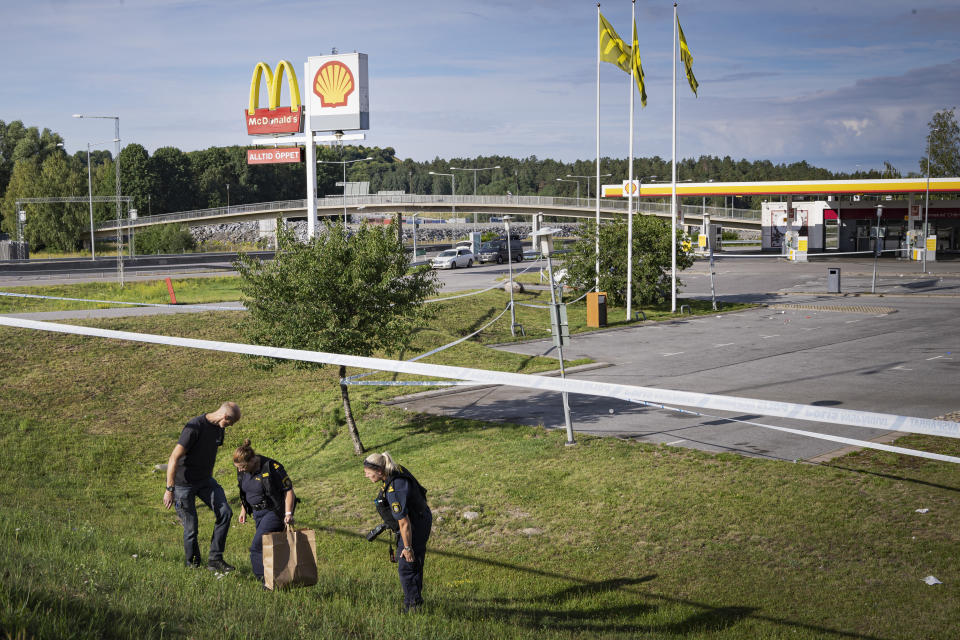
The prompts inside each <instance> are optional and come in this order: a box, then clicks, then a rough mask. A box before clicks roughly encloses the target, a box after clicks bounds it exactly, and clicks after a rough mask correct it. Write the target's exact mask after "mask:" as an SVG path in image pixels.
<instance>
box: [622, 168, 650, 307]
mask: <svg viewBox="0 0 960 640" xmlns="http://www.w3.org/2000/svg"><path fill="white" fill-rule="evenodd" d="M656 179H657V176H645V177H640V178H637V200H638V204H637V207H638V208H639V199H640V190H641V189H643V181H644V180H656ZM630 190H631V191H632V190H633V185H632V184H631V185H630ZM632 315H633V210H631V209H630V207H629V206H628V207H627V322H630V317H631V316H632Z"/></svg>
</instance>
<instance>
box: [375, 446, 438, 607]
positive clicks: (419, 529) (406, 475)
mask: <svg viewBox="0 0 960 640" xmlns="http://www.w3.org/2000/svg"><path fill="white" fill-rule="evenodd" d="M363 473H364V475H365V476H366V477H367V478H368V479H369V480H370V481H371V482H380V483H382V486H381V488H380V492H379V493H378V494H377V500H376V502H377V503H378V509H377V511H378V512H379V513H380V515H381V517H382V518H383V519H384V523H385V524H387V526H388V527H390V529H392V530H394V531H397V530H398V529H399V533H400V536H399V538H398V540H397V572H398V573H399V575H400V586H401V587H402V588H403V611H404V613H408V612H413V611H416V610H417V609H418V608H419V607H420V605H421V604H423V597H422V594H423V561H424V556H425V555H426V552H427V540H428V539H429V538H430V528H431V526H432V525H433V514H432V513H431V512H430V507H429V506H428V505H427V490H426V489H424V488H423V487H422V486H421V485H420V483H419V482H417V479H416V478H414V477H413V474H411V473H410V472H409V471H407V470H406V469H404V468H403V467H401V466H400V465H398V464H397V463H395V462H394V461H393V458H391V457H390V454H389V453H386V452H384V453H372V454H370V455H369V456H367V458H366V459H365V460H364V461H363ZM381 505H383V506H381ZM386 505H389V506H388V507H386ZM384 507H386V508H384ZM387 509H389V510H387ZM391 519H392V520H393V522H391V521H390V520H391ZM391 525H392V526H391Z"/></svg>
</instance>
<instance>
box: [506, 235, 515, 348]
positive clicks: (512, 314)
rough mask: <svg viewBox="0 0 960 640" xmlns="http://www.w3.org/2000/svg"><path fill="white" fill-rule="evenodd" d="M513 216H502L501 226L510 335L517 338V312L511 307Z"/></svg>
mask: <svg viewBox="0 0 960 640" xmlns="http://www.w3.org/2000/svg"><path fill="white" fill-rule="evenodd" d="M511 220H513V216H503V226H504V228H505V229H506V232H507V270H508V271H507V272H508V273H509V274H510V281H509V282H510V284H509V285H508V286H509V287H510V335H511V336H513V337H516V336H517V333H516V326H517V312H516V310H515V309H514V307H513V245H512V243H511V242H510V221H511Z"/></svg>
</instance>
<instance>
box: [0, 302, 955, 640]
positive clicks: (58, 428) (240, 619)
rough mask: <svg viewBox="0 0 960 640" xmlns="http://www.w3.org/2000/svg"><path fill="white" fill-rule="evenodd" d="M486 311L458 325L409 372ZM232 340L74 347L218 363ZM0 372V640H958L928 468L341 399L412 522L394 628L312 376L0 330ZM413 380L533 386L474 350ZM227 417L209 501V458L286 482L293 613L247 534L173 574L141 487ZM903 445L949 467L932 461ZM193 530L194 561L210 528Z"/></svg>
mask: <svg viewBox="0 0 960 640" xmlns="http://www.w3.org/2000/svg"><path fill="white" fill-rule="evenodd" d="M484 300H486V299H484ZM502 308H503V306H502V300H500V299H499V298H498V299H497V300H495V301H494V300H493V299H492V298H491V302H490V304H489V307H487V306H486V302H483V303H479V302H477V301H473V302H471V303H470V306H469V307H467V306H464V307H457V309H458V311H457V312H456V313H445V314H444V322H443V324H442V326H439V323H438V327H436V328H434V329H432V330H430V331H425V332H423V333H422V334H421V335H420V336H419V337H418V344H417V345H415V347H416V349H415V351H417V352H419V351H420V350H421V349H422V350H425V349H427V348H430V347H434V346H437V345H439V344H443V343H445V342H448V341H450V340H451V339H453V338H455V337H458V336H459V335H461V334H462V333H465V332H466V331H465V330H464V329H463V327H466V326H474V327H476V326H479V325H480V323H479V322H478V318H479V317H492V315H491V314H493V313H494V312H499V310H501V309H502ZM468 309H469V311H468ZM239 318H240V316H239V314H237V313H217V314H212V313H207V314H189V315H177V316H157V317H140V318H129V319H122V320H111V321H102V322H98V323H96V324H97V325H98V326H104V327H108V328H113V329H120V330H126V331H140V332H146V333H162V334H168V335H181V336H188V337H197V338H207V339H215V340H228V341H239V333H238V332H237V329H236V323H237V321H238V320H239ZM90 324H93V323H90ZM0 361H2V362H3V365H2V371H3V376H2V381H3V382H2V384H0V451H2V460H3V468H4V470H5V473H4V480H3V482H0V573H2V576H3V580H2V582H0V630H2V632H3V633H2V634H0V637H3V638H17V639H24V640H25V639H27V638H243V639H245V640H246V639H250V638H270V639H272V640H275V639H277V638H382V639H390V638H397V639H399V638H437V639H440V638H443V639H448V638H529V639H533V638H536V639H537V640H542V639H544V638H678V637H682V638H745V639H746V638H750V639H755V638H838V639H840V638H842V639H849V638H862V639H892V638H951V637H957V636H958V635H960V614H958V610H957V606H956V603H957V602H958V601H960V586H958V585H960V561H958V554H957V545H958V542H960V533H958V532H960V527H958V526H957V525H958V515H960V508H958V501H957V492H958V490H960V470H958V469H957V468H956V467H955V466H953V465H948V464H946V463H939V462H933V461H927V460H921V459H912V458H911V459H907V458H903V457H899V456H895V455H893V454H887V453H882V452H861V453H856V454H852V455H848V456H846V457H843V458H840V459H837V460H835V461H833V462H832V463H829V464H821V465H810V464H792V463H784V462H781V461H772V460H763V459H755V458H744V457H740V456H738V455H733V454H722V455H713V454H706V453H702V452H698V451H693V450H689V449H682V448H671V447H662V446H660V447H658V446H649V445H645V444H638V443H635V442H632V441H629V440H619V439H600V438H591V437H586V436H579V438H578V440H579V442H580V444H579V445H578V446H576V447H565V446H564V440H565V437H564V434H563V432H562V429H561V430H559V431H553V430H548V429H544V428H529V427H521V426H516V425H510V424H490V423H483V422H471V421H464V420H455V419H449V418H444V417H434V416H424V415H411V414H408V413H405V412H403V411H402V410H398V409H394V408H389V407H384V406H382V405H380V404H379V403H378V401H379V400H380V399H382V398H385V397H387V396H389V395H393V394H397V393H400V392H402V390H400V389H396V388H375V387H370V388H363V389H361V390H359V391H352V393H351V395H352V396H353V397H354V411H355V413H356V414H357V415H358V416H359V419H358V423H359V427H360V432H361V436H362V437H363V440H364V443H365V444H366V445H367V447H368V449H369V450H371V451H384V450H386V451H389V452H390V453H391V454H392V455H393V456H394V457H395V458H396V459H397V460H398V461H399V462H401V463H402V464H404V465H406V466H408V467H409V468H410V469H411V470H412V471H413V472H414V473H415V474H416V475H417V476H418V478H419V479H420V480H421V482H422V483H423V484H424V485H425V486H426V487H427V488H428V489H429V499H430V503H431V506H432V508H433V510H434V514H435V518H436V522H435V527H434V534H433V537H432V539H431V542H430V547H429V550H428V556H427V561H426V575H425V597H426V599H427V601H428V604H427V606H426V608H425V609H424V611H423V612H422V613H421V614H418V615H416V616H402V615H400V613H399V612H400V600H401V596H400V587H399V584H398V581H397V576H396V568H395V565H391V564H390V563H389V561H388V559H387V545H386V543H385V542H384V540H382V539H381V540H378V541H377V542H375V543H372V544H371V543H368V542H366V540H365V539H364V536H363V534H365V533H366V531H367V530H368V529H370V528H371V527H372V526H373V525H375V524H376V522H377V517H376V514H375V512H374V510H373V505H372V498H373V497H374V493H375V487H374V485H372V484H370V483H369V482H368V481H367V480H366V479H365V478H364V477H363V472H362V469H361V465H360V459H358V458H357V457H356V456H354V455H353V454H352V450H351V445H350V442H349V438H348V436H347V435H346V433H345V431H344V430H343V428H342V422H343V421H342V415H341V409H340V404H339V392H338V389H337V385H336V378H335V371H332V370H327V369H323V370H309V369H303V368H298V367H296V366H295V365H294V364H292V363H284V364H281V365H279V366H277V367H275V368H273V369H271V370H265V369H262V368H258V367H256V366H255V363H254V362H253V361H251V360H249V359H247V358H244V357H240V356H232V355H227V354H217V353H202V352H195V351H187V350H183V349H178V348H173V347H164V346H152V345H144V344H132V343H126V342H114V341H106V340H99V339H92V338H81V337H76V336H63V335H53V334H46V333H38V332H31V331H25V330H13V329H6V328H2V329H0ZM430 361H433V362H469V363H470V364H471V365H474V366H484V367H489V368H500V369H503V370H511V371H524V372H533V371H538V370H544V369H548V368H553V366H554V365H555V361H553V362H551V361H549V360H545V359H529V358H526V357H522V356H517V355H514V354H506V353H501V352H494V351H492V350H490V349H488V348H486V347H483V346H481V345H479V344H476V343H472V342H468V343H464V344H462V345H459V346H457V347H456V348H454V349H451V350H450V351H447V352H444V353H443V354H441V355H440V356H439V359H438V358H434V359H431V360H430ZM226 399H233V400H236V401H237V402H238V403H240V405H241V407H242V409H243V414H244V417H243V420H242V421H241V422H240V423H238V424H237V425H235V426H233V427H231V428H229V430H228V432H227V438H226V442H225V444H224V447H223V450H222V451H221V453H220V455H219V458H218V463H217V467H216V471H215V474H216V477H217V479H218V481H219V482H220V483H221V484H222V485H223V486H224V488H225V489H226V492H227V496H228V498H229V499H230V500H231V503H232V504H233V505H234V508H235V512H239V505H238V502H237V489H236V485H235V474H234V471H233V467H232V465H231V464H230V461H229V456H230V453H231V452H232V450H233V449H234V448H235V447H236V446H237V445H239V444H240V443H241V442H242V440H243V439H244V438H250V439H251V440H252V442H253V446H254V448H255V449H257V450H258V451H260V452H263V453H264V454H266V455H269V456H271V457H274V458H277V459H278V460H280V461H281V462H283V463H284V465H285V466H286V468H287V470H288V472H289V473H290V475H291V477H292V479H293V481H294V483H295V486H296V489H297V493H298V495H299V496H300V497H302V498H303V503H302V504H301V506H300V509H299V511H298V517H299V519H298V522H297V524H298V526H301V527H309V528H313V529H315V530H316V531H317V544H318V556H319V569H320V581H319V584H318V585H316V586H315V587H311V588H306V589H299V590H293V591H289V592H279V593H271V592H264V591H262V590H261V589H260V588H259V584H258V583H257V582H256V581H255V580H254V579H253V577H252V574H251V573H250V567H249V560H248V552H247V548H248V547H249V544H250V540H251V536H252V532H253V526H252V525H251V524H247V525H239V524H237V523H236V521H234V524H233V526H232V528H231V531H230V534H229V536H228V540H227V553H226V559H227V560H228V561H229V562H231V563H233V564H236V565H237V567H238V570H237V571H236V572H235V573H233V574H229V575H227V576H224V577H218V576H217V575H215V574H213V573H210V572H207V571H188V570H186V569H184V568H183V566H182V561H183V558H182V545H181V542H180V538H181V529H180V526H179V524H178V522H177V519H176V516H175V514H174V512H173V511H167V510H165V509H164V508H163V507H162V504H161V498H162V494H163V490H164V478H163V474H162V473H160V472H157V471H155V469H154V467H155V465H157V464H160V463H164V462H166V459H167V456H168V455H169V453H170V450H171V448H172V447H173V445H174V443H175V441H176V438H177V436H178V434H179V431H180V429H181V427H182V425H183V423H184V422H186V421H187V420H188V419H189V418H191V417H193V416H195V415H198V414H200V413H203V412H205V411H210V410H213V409H214V408H215V407H216V406H217V405H218V404H219V402H221V401H222V400H226ZM531 411H532V412H535V411H536V407H531ZM901 443H903V444H906V445H907V446H915V447H921V448H926V449H928V450H934V451H939V452H943V453H950V454H952V455H960V446H958V443H956V442H954V441H945V440H942V439H933V438H924V437H910V438H906V439H904V440H902V441H901ZM921 507H922V508H928V509H929V512H927V513H924V514H920V513H917V512H916V509H918V508H921ZM468 511H472V512H475V513H477V514H479V517H477V518H475V519H466V518H464V514H465V513H466V512H468ZM200 513H201V522H200V527H201V531H200V535H201V549H202V550H203V551H204V553H205V551H206V549H205V547H206V544H205V541H206V539H207V537H208V536H209V535H210V533H211V532H212V517H211V515H210V512H209V510H205V509H202V508H201V509H200ZM385 537H386V536H382V537H381V538H385ZM928 575H934V576H936V577H937V578H939V579H940V580H941V581H943V584H939V585H935V586H928V585H927V584H925V583H924V582H923V578H924V577H925V576H928Z"/></svg>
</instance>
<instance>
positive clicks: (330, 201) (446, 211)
mask: <svg viewBox="0 0 960 640" xmlns="http://www.w3.org/2000/svg"><path fill="white" fill-rule="evenodd" d="M634 208H635V209H637V211H636V213H638V214H645V215H656V216H660V217H664V218H670V216H671V212H670V204H669V203H662V202H640V201H637V202H635V203H634ZM396 213H400V214H403V215H406V216H410V215H413V214H418V215H424V216H429V217H432V218H446V219H449V218H467V219H471V218H473V217H474V216H475V215H482V216H504V215H510V216H514V217H515V218H518V219H521V220H522V219H523V218H525V217H530V218H532V217H533V216H534V215H536V214H538V213H542V214H543V215H544V216H556V217H563V218H570V219H572V220H577V219H590V220H593V219H595V218H596V200H595V199H594V198H559V197H550V196H464V195H457V196H455V197H454V196H452V195H415V194H399V195H398V194H394V195H386V194H383V195H364V196H345V197H344V196H328V197H326V198H318V199H317V216H318V217H320V218H339V217H342V216H344V215H348V216H350V215H352V216H358V215H359V216H364V217H370V216H373V217H376V216H387V215H393V214H396ZM626 213H627V202H626V200H623V201H620V200H603V199H601V201H600V218H601V219H602V220H612V219H613V218H615V217H622V216H625V215H626ZM682 213H683V215H684V223H685V224H699V223H700V220H701V219H702V215H703V214H704V213H706V214H707V215H709V216H710V219H711V220H712V221H713V222H714V223H718V224H721V225H723V226H724V227H732V228H741V229H757V230H759V229H760V212H759V211H756V210H753V209H733V208H729V209H728V208H725V207H702V206H690V205H684V206H683V207H682ZM306 216H307V201H306V199H303V200H281V201H278V202H258V203H254V204H238V205H230V206H229V207H214V208H212V209H196V210H193V211H178V212H175V213H161V214H157V215H152V216H142V217H138V218H136V219H134V220H131V219H129V218H127V219H123V220H121V221H120V224H121V227H122V231H127V230H130V229H134V230H135V229H141V228H144V227H149V226H153V225H158V224H170V223H180V224H186V225H188V226H200V225H208V224H224V223H229V222H254V221H259V220H275V219H277V218H283V219H296V218H306ZM116 232H117V221H116V220H115V219H114V220H108V221H106V222H103V223H101V224H99V225H97V228H96V232H95V233H96V235H97V237H112V236H113V235H115V234H116Z"/></svg>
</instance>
